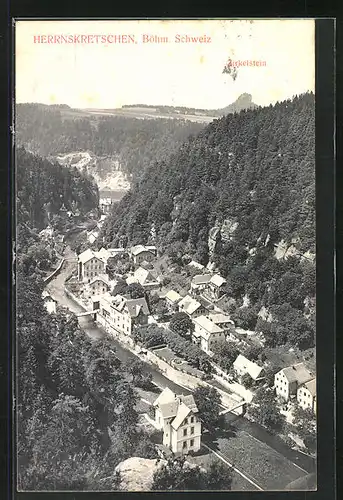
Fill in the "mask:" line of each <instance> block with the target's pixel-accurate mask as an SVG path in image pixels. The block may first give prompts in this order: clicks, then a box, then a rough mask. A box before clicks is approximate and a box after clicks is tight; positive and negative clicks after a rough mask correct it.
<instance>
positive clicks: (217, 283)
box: [207, 274, 226, 299]
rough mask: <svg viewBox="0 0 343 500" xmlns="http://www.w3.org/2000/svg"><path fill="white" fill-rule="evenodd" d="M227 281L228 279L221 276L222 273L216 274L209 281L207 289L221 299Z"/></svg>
mask: <svg viewBox="0 0 343 500" xmlns="http://www.w3.org/2000/svg"><path fill="white" fill-rule="evenodd" d="M225 283H226V279H224V278H223V277H222V276H220V274H214V275H213V276H212V278H211V279H210V281H209V283H208V286H207V290H208V291H209V292H210V293H211V294H212V295H213V297H215V298H216V299H219V298H220V297H221V296H222V295H223V293H224V291H223V287H224V285H225Z"/></svg>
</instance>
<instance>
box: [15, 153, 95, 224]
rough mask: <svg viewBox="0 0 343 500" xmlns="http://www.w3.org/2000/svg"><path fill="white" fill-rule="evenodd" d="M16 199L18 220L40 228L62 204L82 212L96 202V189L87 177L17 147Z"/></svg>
mask: <svg viewBox="0 0 343 500" xmlns="http://www.w3.org/2000/svg"><path fill="white" fill-rule="evenodd" d="M15 179H16V200H17V206H16V209H17V213H18V222H19V223H23V222H25V223H29V224H30V226H31V227H36V228H37V229H42V228H44V227H45V226H46V225H47V222H48V217H49V216H50V217H52V216H53V215H55V214H57V213H58V212H59V210H60V208H61V207H62V205H63V204H64V206H65V208H66V209H67V210H76V209H77V210H78V211H79V212H80V213H81V214H85V213H87V212H89V211H90V210H92V209H94V208H97V207H98V205H99V193H98V188H97V186H96V184H95V183H94V182H93V180H92V179H91V178H90V177H87V176H86V175H84V174H82V173H80V172H79V171H78V170H77V169H76V168H73V169H68V168H66V167H63V166H61V165H59V164H58V163H56V162H54V163H52V162H49V161H48V160H45V159H42V158H40V157H38V156H35V155H33V154H31V153H29V152H27V151H26V150H25V149H24V148H23V147H21V148H20V147H19V148H18V149H17V151H16V175H15Z"/></svg>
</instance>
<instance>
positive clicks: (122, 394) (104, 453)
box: [16, 269, 157, 490]
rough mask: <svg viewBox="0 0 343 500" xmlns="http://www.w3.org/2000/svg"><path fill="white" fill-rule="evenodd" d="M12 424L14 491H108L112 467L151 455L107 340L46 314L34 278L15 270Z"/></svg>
mask: <svg viewBox="0 0 343 500" xmlns="http://www.w3.org/2000/svg"><path fill="white" fill-rule="evenodd" d="M17 286H18V287H19V288H20V294H18V300H17V315H16V317H17V325H16V326H17V343H18V346H17V366H18V371H17V422H18V439H17V442H18V450H17V451H18V487H19V489H20V490H42V489H45V490H46V489H51V490H56V489H59V490H68V489H75V490H78V489H80V490H112V489H116V488H117V487H118V481H119V478H118V477H117V476H116V474H115V473H114V469H115V466H116V465H117V464H118V463H119V462H121V461H122V460H124V459H126V458H128V457H130V456H140V457H146V458H154V457H156V456H157V455H156V451H155V448H154V445H153V444H152V443H151V441H150V439H149V437H148V436H147V435H145V434H144V432H143V431H140V430H139V429H137V421H138V414H137V412H136V411H135V404H136V401H137V395H136V392H135V390H134V387H133V385H132V382H131V380H130V376H129V374H128V373H127V372H126V371H125V368H124V367H123V366H122V365H121V362H120V360H119V359H118V358H117V357H116V355H115V349H114V348H113V346H112V345H111V344H108V343H107V341H97V342H95V343H91V341H90V340H89V339H88V338H87V336H86V335H85V334H84V332H83V331H81V330H80V328H79V325H78V321H77V318H76V317H75V316H74V315H71V316H70V317H67V316H66V315H65V313H64V312H63V311H61V312H58V313H57V315H56V316H55V315H54V316H51V315H49V314H48V313H47V312H46V310H45V308H44V306H43V301H42V298H41V293H42V290H43V286H42V281H41V280H40V279H39V278H37V277H34V276H27V275H25V274H24V273H23V272H22V270H21V269H19V270H18V276H17Z"/></svg>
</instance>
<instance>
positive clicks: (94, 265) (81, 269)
mask: <svg viewBox="0 0 343 500" xmlns="http://www.w3.org/2000/svg"><path fill="white" fill-rule="evenodd" d="M98 253H99V252H93V250H90V249H87V250H86V251H85V252H82V253H80V255H79V256H78V259H77V263H78V279H79V281H84V282H87V283H90V281H91V279H92V278H94V277H95V276H99V275H100V274H105V268H106V262H105V259H104V258H103V257H102V256H101V255H100V256H99V255H97V254H98Z"/></svg>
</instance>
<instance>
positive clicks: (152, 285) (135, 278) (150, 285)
mask: <svg viewBox="0 0 343 500" xmlns="http://www.w3.org/2000/svg"><path fill="white" fill-rule="evenodd" d="M126 283H127V284H128V285H130V284H132V283H139V284H140V285H142V286H143V287H144V288H145V289H146V290H156V289H157V288H159V286H160V283H159V281H158V280H157V279H156V278H155V276H153V275H152V274H151V272H150V271H149V270H148V269H144V268H143V267H139V268H138V269H136V271H135V272H134V273H133V275H131V276H129V277H128V278H127V279H126Z"/></svg>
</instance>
